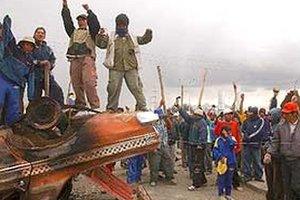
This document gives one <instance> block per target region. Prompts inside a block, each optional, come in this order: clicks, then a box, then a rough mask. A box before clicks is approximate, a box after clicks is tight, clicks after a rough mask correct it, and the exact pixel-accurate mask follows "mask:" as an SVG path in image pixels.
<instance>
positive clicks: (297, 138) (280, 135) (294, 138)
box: [268, 120, 300, 160]
mask: <svg viewBox="0 0 300 200" xmlns="http://www.w3.org/2000/svg"><path fill="white" fill-rule="evenodd" d="M268 152H269V153H271V154H273V155H279V156H283V157H285V158H286V159H291V160H292V159H295V158H297V159H299V158H300V153H299V152H300V121H298V123H297V125H296V128H295V130H294V132H293V133H291V131H290V125H289V122H287V121H286V120H282V121H281V122H280V123H279V124H278V127H277V128H276V130H275V132H274V136H273V138H272V143H271V146H270V147H269V148H268Z"/></svg>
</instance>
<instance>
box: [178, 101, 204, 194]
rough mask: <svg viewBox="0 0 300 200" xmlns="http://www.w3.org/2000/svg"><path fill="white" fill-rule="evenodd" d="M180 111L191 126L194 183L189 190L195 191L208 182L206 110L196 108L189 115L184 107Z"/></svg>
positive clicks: (189, 142)
mask: <svg viewBox="0 0 300 200" xmlns="http://www.w3.org/2000/svg"><path fill="white" fill-rule="evenodd" d="M177 106H178V105H177ZM178 107H179V106H178ZM179 113H180V115H181V116H182V118H183V119H184V120H185V122H186V123H188V124H189V127H190V128H189V136H188V145H189V151H190V152H189V153H190V159H191V160H190V165H191V166H190V167H191V170H192V181H193V184H192V185H191V186H190V187H188V190H190V191H193V190H196V189H197V188H199V187H201V186H203V185H204V184H206V183H207V180H206V177H205V174H204V172H205V164H204V162H205V161H204V160H205V148H206V143H207V123H206V121H205V119H204V112H203V110H201V109H200V108H196V109H195V110H194V111H193V115H189V114H188V113H187V111H186V110H184V109H182V108H180V109H179Z"/></svg>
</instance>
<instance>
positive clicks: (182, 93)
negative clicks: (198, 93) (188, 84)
mask: <svg viewBox="0 0 300 200" xmlns="http://www.w3.org/2000/svg"><path fill="white" fill-rule="evenodd" d="M183 89H184V88H183V85H181V99H180V100H181V102H180V104H181V107H182V106H183V97H184V90H183Z"/></svg>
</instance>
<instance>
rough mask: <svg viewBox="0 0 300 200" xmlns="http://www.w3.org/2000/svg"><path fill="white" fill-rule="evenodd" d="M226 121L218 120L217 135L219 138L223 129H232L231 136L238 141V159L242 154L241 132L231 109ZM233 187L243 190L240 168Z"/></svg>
mask: <svg viewBox="0 0 300 200" xmlns="http://www.w3.org/2000/svg"><path fill="white" fill-rule="evenodd" d="M223 114H224V120H218V121H217V123H216V127H215V135H216V137H219V136H220V135H221V130H222V127H225V126H228V127H230V128H231V134H232V136H233V137H234V138H235V140H236V142H237V143H236V146H235V148H234V152H235V154H236V157H237V158H238V157H239V156H240V154H241V140H242V138H241V132H240V127H239V123H238V122H237V121H235V120H233V111H232V110H231V109H225V110H224V112H223ZM233 187H234V188H235V189H237V190H242V188H241V178H240V176H239V174H238V167H236V168H235V171H234V174H233Z"/></svg>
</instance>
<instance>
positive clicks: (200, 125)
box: [137, 88, 300, 200]
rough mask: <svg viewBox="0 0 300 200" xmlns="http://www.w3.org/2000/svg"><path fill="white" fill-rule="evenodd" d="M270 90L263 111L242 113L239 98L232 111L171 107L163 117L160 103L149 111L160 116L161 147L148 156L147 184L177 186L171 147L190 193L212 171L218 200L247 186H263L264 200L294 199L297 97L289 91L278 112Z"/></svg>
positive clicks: (299, 183) (298, 194)
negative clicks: (251, 183)
mask: <svg viewBox="0 0 300 200" xmlns="http://www.w3.org/2000/svg"><path fill="white" fill-rule="evenodd" d="M273 91H274V97H273V98H272V100H271V104H270V108H269V110H268V111H267V110H266V109H265V108H260V109H259V108H257V107H255V106H250V107H248V109H247V110H245V111H244V110H243V102H244V94H242V95H241V104H240V107H239V109H237V110H235V109H234V108H227V109H224V110H221V111H218V110H217V109H216V107H215V106H212V107H211V108H209V109H208V110H207V111H206V112H205V111H204V110H203V109H201V107H196V108H194V109H192V108H191V107H189V106H180V105H179V104H178V103H175V105H174V106H173V107H172V108H169V109H168V110H167V111H166V112H164V111H163V109H162V107H163V105H164V102H163V101H161V103H160V106H159V107H158V108H157V109H155V111H154V112H155V113H156V114H158V116H159V120H158V121H157V123H156V124H155V129H156V130H157V132H158V133H159V134H160V137H161V143H160V146H159V147H158V149H157V151H155V152H152V153H149V155H148V161H149V169H150V185H151V186H156V185H157V181H158V180H159V179H158V177H159V173H160V172H162V173H163V174H164V183H165V184H168V185H176V181H175V180H176V179H175V178H174V174H176V173H175V172H176V170H175V168H174V167H175V160H176V159H175V157H176V156H175V153H174V150H173V148H174V147H175V148H176V146H178V148H179V149H181V151H180V154H181V164H180V165H181V167H183V168H187V169H188V172H189V177H190V179H191V183H192V184H191V185H190V186H189V187H188V188H187V189H188V190H190V191H195V190H197V189H198V188H201V187H203V186H205V185H206V184H207V179H206V176H207V175H209V174H212V173H213V171H214V170H213V169H215V171H216V173H217V176H218V178H217V183H216V184H217V188H218V189H217V190H218V195H219V197H220V199H232V196H231V195H232V188H234V189H236V190H238V191H243V187H242V186H243V185H244V183H247V182H249V181H258V182H266V184H267V186H268V192H267V195H266V199H268V200H277V199H282V200H285V199H288V200H296V199H299V198H300V188H299V187H300V181H299V180H300V179H299V174H298V172H297V170H299V169H300V166H299V164H300V158H299V153H300V148H299V147H300V140H299V139H300V132H299V130H298V129H299V106H298V99H299V97H298V95H297V93H296V92H295V91H292V92H290V93H289V94H288V95H287V98H286V99H285V101H284V102H283V103H282V104H281V107H278V105H277V98H276V97H277V95H278V93H279V90H278V89H276V88H275V89H274V90H273ZM292 93H293V94H294V95H291V94H292ZM176 144H177V145H176ZM140 170H142V168H140ZM263 173H265V177H266V178H265V179H264V178H263ZM139 174H140V176H141V174H142V173H141V171H140V173H139ZM140 176H139V179H137V180H140Z"/></svg>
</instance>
